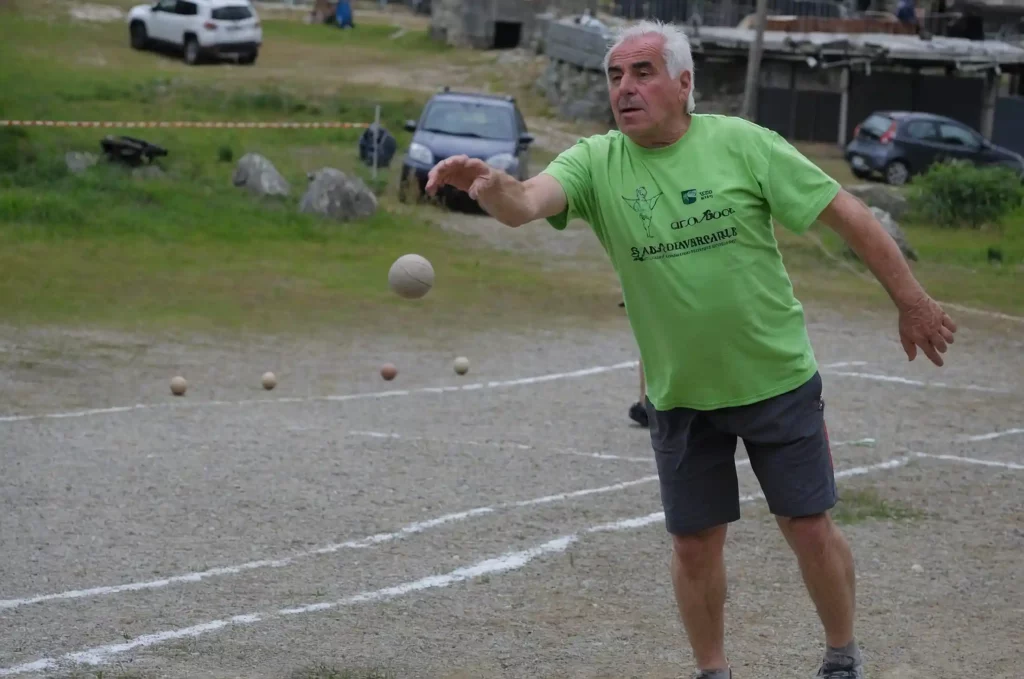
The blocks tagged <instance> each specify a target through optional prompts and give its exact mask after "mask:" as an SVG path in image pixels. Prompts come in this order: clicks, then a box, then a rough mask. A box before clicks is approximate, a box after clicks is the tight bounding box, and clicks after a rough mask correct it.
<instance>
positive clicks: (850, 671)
mask: <svg viewBox="0 0 1024 679" xmlns="http://www.w3.org/2000/svg"><path fill="white" fill-rule="evenodd" d="M814 679H864V665H863V664H861V663H856V664H842V665H837V664H836V663H831V662H828V661H825V662H822V663H821V667H819V668H818V673H817V674H815V675H814Z"/></svg>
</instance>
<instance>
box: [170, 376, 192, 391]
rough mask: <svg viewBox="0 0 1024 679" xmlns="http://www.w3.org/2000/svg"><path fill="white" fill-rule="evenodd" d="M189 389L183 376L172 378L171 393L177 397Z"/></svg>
mask: <svg viewBox="0 0 1024 679" xmlns="http://www.w3.org/2000/svg"><path fill="white" fill-rule="evenodd" d="M186 389H188V382H186V381H185V378H184V377H182V376H181V375H178V376H176V377H173V378H171V393H172V394H174V395H175V396H181V395H183V394H184V393H185V390H186Z"/></svg>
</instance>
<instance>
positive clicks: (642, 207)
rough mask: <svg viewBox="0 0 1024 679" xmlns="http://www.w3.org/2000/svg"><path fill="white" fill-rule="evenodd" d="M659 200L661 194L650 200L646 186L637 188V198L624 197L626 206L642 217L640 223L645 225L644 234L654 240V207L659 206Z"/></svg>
mask: <svg viewBox="0 0 1024 679" xmlns="http://www.w3.org/2000/svg"><path fill="white" fill-rule="evenodd" d="M659 198H661V194H660V193H659V194H658V195H656V196H654V197H653V198H648V197H647V187H645V186H638V187H637V189H636V198H627V197H626V196H623V197H622V199H623V200H625V201H626V204H627V205H629V207H631V208H633V211H634V212H636V213H637V214H638V215H639V216H640V223H641V224H643V227H644V233H646V234H647V237H648V238H654V234H653V233H651V223H652V221H653V219H654V206H655V205H657V204H658V199H659Z"/></svg>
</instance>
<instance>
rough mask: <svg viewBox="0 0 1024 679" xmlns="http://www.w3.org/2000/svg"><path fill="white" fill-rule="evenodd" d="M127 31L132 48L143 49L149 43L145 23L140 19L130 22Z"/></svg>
mask: <svg viewBox="0 0 1024 679" xmlns="http://www.w3.org/2000/svg"><path fill="white" fill-rule="evenodd" d="M129 33H130V34H131V38H132V49H136V50H144V49H146V46H147V44H148V43H149V36H148V35H147V34H146V25H145V24H144V23H142V22H141V21H135V22H133V23H132V25H131V28H130V29H129Z"/></svg>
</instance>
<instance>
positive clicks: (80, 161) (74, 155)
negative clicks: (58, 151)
mask: <svg viewBox="0 0 1024 679" xmlns="http://www.w3.org/2000/svg"><path fill="white" fill-rule="evenodd" d="M98 162H99V156H97V155H96V154H94V153H82V152H79V151H68V152H67V153H66V154H64V164H65V165H67V166H68V170H70V171H71V172H74V173H75V174H81V173H82V172H85V171H86V170H88V169H89V168H90V167H92V166H93V165H95V164H96V163H98Z"/></svg>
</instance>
